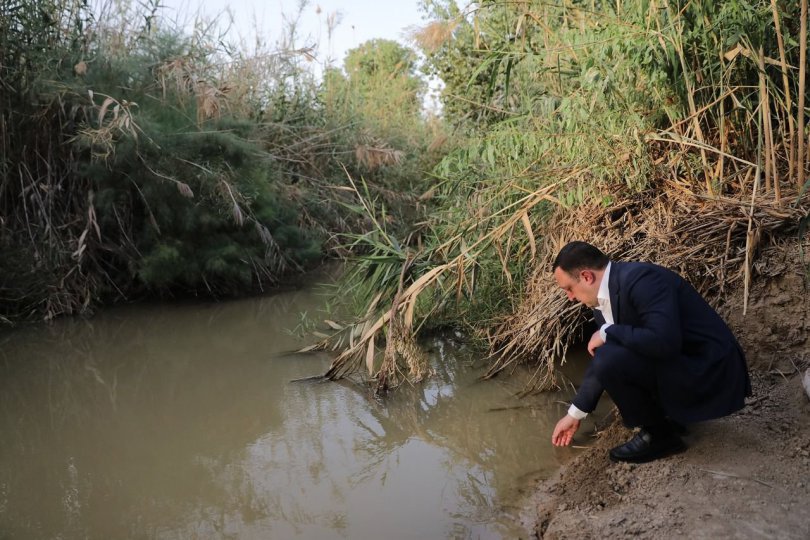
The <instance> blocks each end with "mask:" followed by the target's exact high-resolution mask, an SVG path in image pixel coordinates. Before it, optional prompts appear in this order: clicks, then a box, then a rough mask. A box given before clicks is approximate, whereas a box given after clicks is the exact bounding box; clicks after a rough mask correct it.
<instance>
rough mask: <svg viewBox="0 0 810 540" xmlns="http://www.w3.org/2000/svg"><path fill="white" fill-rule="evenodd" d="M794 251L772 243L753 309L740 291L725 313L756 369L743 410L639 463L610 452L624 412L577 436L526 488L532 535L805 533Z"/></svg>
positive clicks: (803, 399) (803, 355) (802, 313)
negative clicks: (552, 467)
mask: <svg viewBox="0 0 810 540" xmlns="http://www.w3.org/2000/svg"><path fill="white" fill-rule="evenodd" d="M806 249H807V248H806V247H805V250H806ZM797 252H798V250H797V249H796V245H795V242H794V243H792V244H791V247H788V246H787V245H781V246H771V247H770V248H768V249H767V250H765V252H764V253H763V255H762V258H761V259H760V263H759V267H758V268H757V274H758V276H757V277H758V279H757V280H756V281H755V282H754V284H753V286H752V288H751V291H750V297H749V303H748V306H749V308H748V313H747V314H746V315H743V314H742V310H741V309H737V306H742V305H743V302H742V301H743V298H742V295H743V291H738V292H737V293H735V295H734V301H733V302H730V303H729V307H728V309H727V310H726V313H724V316H725V318H726V319H727V320H728V321H729V324H730V326H731V327H732V328H733V329H734V331H735V333H736V334H737V336H738V337H739V339H740V342H741V344H742V345H743V348H744V349H745V350H746V354H747V357H748V361H749V364H750V366H751V371H752V384H753V396H752V397H750V398H748V399H747V400H746V406H745V408H744V409H742V410H741V411H739V412H738V413H736V414H734V415H732V416H729V417H726V418H722V419H718V420H714V421H710V422H704V423H701V424H696V425H693V426H689V433H688V434H687V435H686V436H685V437H684V441H685V442H686V444H687V446H688V450H687V451H686V452H684V453H682V454H680V455H676V456H672V457H669V458H666V459H662V460H659V461H656V462H653V463H647V464H641V465H632V464H617V463H612V462H610V460H609V459H608V450H609V449H610V448H611V447H613V446H616V445H618V444H621V443H622V442H624V441H625V440H627V439H628V438H629V437H630V436H631V432H630V431H629V430H627V429H626V428H624V427H622V426H621V424H620V423H619V422H618V421H617V420H615V419H612V421H609V422H608V425H606V426H603V429H601V430H599V431H597V434H596V435H595V441H593V440H592V439H587V437H588V435H586V434H585V435H583V434H580V435H579V436H578V441H576V442H575V444H589V448H588V449H586V450H584V451H583V452H582V453H581V454H579V455H578V456H576V457H575V458H574V459H572V460H571V461H570V462H569V463H568V464H567V465H566V466H565V467H563V469H561V470H560V471H559V472H558V473H557V474H556V475H555V476H554V477H552V478H550V479H548V480H545V481H542V482H539V483H538V484H537V485H536V486H534V489H533V493H532V495H531V496H530V497H529V501H528V503H527V505H526V511H525V513H524V525H525V526H526V528H527V529H528V530H530V531H532V535H533V536H534V537H536V538H555V539H561V538H604V537H609V538H622V537H631V536H632V537H638V536H641V537H665V538H666V537H688V538H765V537H769V538H771V537H772V538H810V399H808V396H807V395H806V394H805V391H804V389H803V387H802V383H801V379H802V376H801V375H802V374H803V373H804V371H805V370H806V369H807V368H808V367H810V355H809V354H808V351H807V336H808V328H810V317H809V316H808V302H807V296H808V295H807V286H806V282H805V281H804V279H805V275H804V272H803V270H802V266H801V265H800V264H799V263H798V257H797Z"/></svg>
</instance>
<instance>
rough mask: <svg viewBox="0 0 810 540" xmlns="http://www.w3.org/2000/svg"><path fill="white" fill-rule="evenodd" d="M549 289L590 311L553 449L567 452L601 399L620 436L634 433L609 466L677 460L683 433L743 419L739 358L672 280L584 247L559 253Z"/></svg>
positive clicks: (698, 300)
mask: <svg viewBox="0 0 810 540" xmlns="http://www.w3.org/2000/svg"><path fill="white" fill-rule="evenodd" d="M552 269H553V271H554V278H555V279H556V281H557V284H558V285H559V286H560V288H562V289H563V290H564V291H565V293H566V294H567V295H568V298H569V300H577V301H579V302H581V303H583V304H585V305H586V306H588V307H591V308H593V309H594V319H595V320H596V322H597V324H598V325H599V329H598V330H597V331H596V332H595V333H594V334H593V336H591V339H590V341H589V342H588V352H589V353H590V354H591V355H592V356H593V360H592V361H591V363H590V365H589V366H588V369H587V370H586V373H585V377H584V379H583V381H582V384H581V385H580V387H579V390H578V391H577V394H576V396H575V397H574V400H573V403H572V405H571V407H570V408H569V410H568V414H566V415H565V416H564V417H563V418H562V419H560V421H559V422H557V426H556V427H555V428H554V434H553V435H552V439H551V440H552V443H553V444H554V445H556V446H564V445H568V444H570V443H571V439H572V438H573V436H574V433H575V432H576V430H577V429H578V428H579V424H580V421H581V420H582V418H584V417H585V416H587V413H589V412H591V411H593V410H594V408H595V407H596V403H597V401H599V397H600V396H601V395H602V392H603V391H607V393H608V394H609V395H610V397H611V398H612V399H613V401H614V403H615V404H616V405H617V406H618V408H619V412H620V413H621V415H622V419H623V421H624V423H625V425H627V426H628V427H639V428H641V429H640V430H639V431H638V432H637V433H636V434H635V436H634V437H633V438H632V439H631V440H630V441H628V442H627V443H625V444H623V445H621V446H617V447H616V448H613V449H612V450H611V451H610V457H611V459H612V460H614V461H630V462H645V461H651V460H654V459H657V458H660V457H663V456H666V455H670V454H673V453H676V452H680V451H681V450H683V449H684V448H685V446H684V444H683V441H681V439H680V437H679V436H678V431H679V430H682V429H683V426H682V424H685V423H692V422H699V421H702V420H709V419H712V418H719V417H721V416H725V415H727V414H730V413H732V412H734V411H737V410H739V409H741V408H742V407H743V405H744V399H745V396H747V395H750V393H751V383H750V380H749V378H748V368H747V366H746V363H745V357H744V356H743V353H742V350H741V349H740V346H739V345H738V343H737V340H736V339H735V338H734V335H733V334H732V333H731V330H729V328H728V326H726V324H725V323H724V322H723V320H722V319H721V318H720V316H719V315H718V314H717V313H716V312H715V311H714V310H713V309H712V308H711V307H710V306H709V305H708V304H707V303H706V301H705V300H704V299H703V298H702V297H701V296H700V295H699V294H698V293H697V291H695V289H694V288H693V287H692V286H691V285H689V283H687V282H686V281H684V280H683V278H681V277H680V276H679V275H678V274H676V273H674V272H672V271H670V270H667V269H666V268H663V267H661V266H657V265H654V264H647V263H637V262H629V263H622V262H615V261H610V260H609V259H608V257H607V256H606V255H605V254H604V253H602V252H601V251H600V250H599V249H598V248H596V247H594V246H592V245H590V244H587V243H585V242H571V243H569V244H567V245H566V246H565V247H564V248H563V249H562V250H560V253H559V254H558V255H557V258H556V259H555V261H554V264H553V266H552Z"/></svg>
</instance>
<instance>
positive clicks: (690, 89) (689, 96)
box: [664, 0, 714, 195]
mask: <svg viewBox="0 0 810 540" xmlns="http://www.w3.org/2000/svg"><path fill="white" fill-rule="evenodd" d="M664 4H665V5H666V9H667V12H668V13H669V16H670V19H673V17H672V9H671V7H670V5H669V0H664ZM673 20H674V19H673ZM677 20H678V30H679V31H678V33H677V35H678V36H682V35H683V21H682V20H681V16H680V13H679V14H678V16H677ZM672 45H673V47H674V48H675V51H676V52H677V53H678V60H679V61H680V63H681V69H682V70H683V77H684V83H685V85H686V100H687V103H688V105H689V116H690V117H691V118H692V129H693V131H694V133H695V139H696V140H697V141H698V142H699V143H700V144H701V145H705V144H706V139H705V137H704V136H703V129H702V128H701V127H700V118H699V116H698V113H697V105H696V104H695V90H694V86H693V84H692V81H691V80H690V78H689V73H690V71H689V69H688V67H687V64H686V55H685V54H684V51H683V43H682V42H681V41H680V40H679V39H678V40H673V43H672ZM700 159H701V161H702V162H703V175H704V177H705V183H706V192H707V193H708V194H709V195H713V194H714V188H713V187H712V181H711V177H712V175H711V169H710V167H709V159H708V156H707V155H706V150H705V149H704V148H702V147H701V148H700Z"/></svg>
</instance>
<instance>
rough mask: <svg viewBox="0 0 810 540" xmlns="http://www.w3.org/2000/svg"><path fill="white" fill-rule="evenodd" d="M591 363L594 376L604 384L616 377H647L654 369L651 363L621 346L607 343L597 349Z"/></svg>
mask: <svg viewBox="0 0 810 540" xmlns="http://www.w3.org/2000/svg"><path fill="white" fill-rule="evenodd" d="M591 362H592V363H593V366H592V369H593V371H594V374H595V375H596V378H597V379H598V380H599V381H600V382H601V383H602V384H605V382H606V381H610V380H611V379H613V378H615V377H620V378H623V379H626V378H628V377H629V378H636V377H638V376H641V377H645V375H648V374H649V371H650V370H651V368H652V364H651V362H650V361H648V360H645V359H643V358H641V357H640V356H638V355H637V354H636V353H634V352H633V351H631V350H629V349H627V348H625V347H622V346H621V345H615V344H612V343H606V344H604V345H602V346H601V347H599V348H598V349H596V353H595V354H594V357H593V360H592V361H591Z"/></svg>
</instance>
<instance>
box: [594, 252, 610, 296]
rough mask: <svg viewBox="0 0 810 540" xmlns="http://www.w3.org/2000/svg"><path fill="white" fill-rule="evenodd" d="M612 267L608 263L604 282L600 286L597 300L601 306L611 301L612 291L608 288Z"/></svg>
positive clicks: (603, 278) (603, 276) (603, 275)
mask: <svg viewBox="0 0 810 540" xmlns="http://www.w3.org/2000/svg"><path fill="white" fill-rule="evenodd" d="M610 265H611V262H610V261H608V263H607V266H606V267H605V272H604V273H603V274H602V282H601V283H600V284H599V291H598V292H597V293H596V299H597V300H598V301H599V303H600V304H601V303H602V302H609V301H610V289H609V288H608V281H609V280H610Z"/></svg>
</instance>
